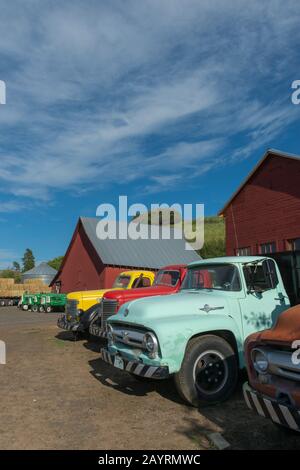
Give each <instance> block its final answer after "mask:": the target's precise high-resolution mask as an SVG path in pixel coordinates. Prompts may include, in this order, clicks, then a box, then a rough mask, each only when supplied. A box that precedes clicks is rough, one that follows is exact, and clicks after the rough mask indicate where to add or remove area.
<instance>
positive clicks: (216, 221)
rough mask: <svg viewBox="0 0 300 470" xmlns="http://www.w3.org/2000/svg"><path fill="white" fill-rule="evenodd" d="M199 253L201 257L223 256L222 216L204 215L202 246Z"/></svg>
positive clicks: (223, 226)
mask: <svg viewBox="0 0 300 470" xmlns="http://www.w3.org/2000/svg"><path fill="white" fill-rule="evenodd" d="M199 254H200V255H201V256H202V257H203V258H214V257H215V256H225V222H224V219H223V218H222V217H214V216H211V217H205V219H204V246H203V248H202V250H200V251H199Z"/></svg>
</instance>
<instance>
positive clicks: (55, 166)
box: [0, 0, 300, 212]
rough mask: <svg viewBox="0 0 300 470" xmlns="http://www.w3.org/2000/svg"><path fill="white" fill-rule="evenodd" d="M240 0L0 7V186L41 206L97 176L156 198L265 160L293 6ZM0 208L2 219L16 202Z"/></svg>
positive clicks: (278, 113) (295, 31) (278, 118)
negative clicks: (212, 173) (224, 167)
mask: <svg viewBox="0 0 300 470" xmlns="http://www.w3.org/2000/svg"><path fill="white" fill-rule="evenodd" d="M238 5H239V6H238V7H237V4H236V2H234V1H228V2H226V3H225V2H222V1H217V0H211V1H202V2H199V1H196V0H188V1H186V2H182V1H179V0H173V1H172V2H168V1H158V0H151V1H150V0H149V1H143V2H139V1H128V2H126V3H124V2H122V1H115V2H113V3H111V4H109V3H103V2H89V3H88V4H86V3H83V2H80V1H74V2H72V3H60V4H59V3H58V4H55V5H54V4H53V3H52V2H46V1H45V2H43V6H41V5H40V3H39V2H37V1H34V0H31V1H28V2H26V6H25V4H24V2H21V1H16V2H15V3H14V4H12V3H6V4H5V5H4V6H3V13H2V15H1V18H0V29H1V32H2V35H1V41H0V60H1V62H2V63H3V64H4V65H3V67H2V70H4V71H5V76H3V77H0V78H1V79H4V80H5V81H6V83H7V104H6V105H5V106H3V107H1V108H0V126H1V128H2V130H3V132H2V134H1V137H0V183H1V184H0V188H1V189H0V191H3V192H6V193H7V194H11V195H13V196H15V197H16V198H17V199H18V198H20V199H21V198H22V201H23V200H24V198H32V199H36V200H38V199H42V200H45V201H46V200H49V199H50V198H52V197H53V195H54V194H55V191H56V190H62V189H63V190H74V188H76V189H78V190H80V188H82V187H83V186H87V185H89V184H90V183H94V182H96V181H99V180H100V179H101V181H105V182H106V183H107V184H109V183H118V182H119V181H120V180H121V181H122V182H125V183H126V182H131V181H137V182H138V181H139V180H141V178H143V179H144V180H145V184H144V187H145V188H146V191H159V190H165V189H168V188H170V187H172V186H173V185H175V184H179V183H180V181H182V180H184V181H186V180H187V179H190V178H192V177H197V176H199V175H201V174H203V173H205V172H207V171H209V170H210V169H212V168H213V167H214V166H215V165H217V164H222V163H223V164H224V158H225V157H224V156H226V155H228V159H230V160H231V161H233V162H234V161H236V159H237V158H246V157H248V156H249V154H250V152H252V151H253V150H255V149H258V148H260V149H261V151H262V152H263V151H264V146H265V145H267V144H269V142H270V141H271V140H272V139H273V138H274V137H275V136H276V135H278V134H279V133H280V132H283V130H284V129H285V127H286V126H287V125H289V124H290V123H291V122H293V121H294V120H295V119H296V117H297V114H296V110H295V107H294V108H293V107H292V106H290V103H289V100H288V99H287V96H288V93H289V90H288V87H289V82H288V79H289V73H290V72H289V70H290V69H291V68H292V67H294V66H295V63H297V59H298V49H297V45H299V42H300V32H299V28H298V24H299V13H298V5H297V2H294V1H289V0H287V1H286V2H285V3H284V6H283V5H282V4H280V3H279V2H275V3H274V2H273V4H272V6H271V5H269V4H264V3H263V2H258V1H253V2H251V3H249V2H246V1H244V0H241V1H240V2H239V3H238ZM16 6H17V8H16ZM16 9H17V10H18V12H19V14H18V15H16ZM291 38H293V43H292V44H291ZM294 78H295V77H293V79H294ZM282 82H286V83H285V86H286V93H287V96H281V94H282V90H283V89H284V88H281V85H282ZM274 96H277V98H276V99H274ZM240 134H243V139H242V140H243V144H242V145H239V146H238V147H237V146H236V145H235V143H234V142H233V141H234V139H235V137H236V136H238V135H240ZM232 147H234V148H235V150H234V151H233V152H231V151H230V152H228V148H232ZM120 175H121V178H120ZM137 184H138V183H137ZM91 186H92V185H91ZM3 204H4V203H3ZM3 204H2V212H9V211H12V210H17V209H18V208H19V209H22V207H23V206H22V204H23V203H17V202H16V201H15V200H14V201H13V202H12V201H8V202H6V203H5V204H6V205H5V204H4V205H3ZM18 204H19V205H18ZM0 211H1V205H0Z"/></svg>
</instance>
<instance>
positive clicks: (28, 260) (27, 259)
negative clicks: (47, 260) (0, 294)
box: [22, 248, 35, 272]
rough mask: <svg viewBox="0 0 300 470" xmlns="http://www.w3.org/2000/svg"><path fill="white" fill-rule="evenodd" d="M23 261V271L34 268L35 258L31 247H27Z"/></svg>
mask: <svg viewBox="0 0 300 470" xmlns="http://www.w3.org/2000/svg"><path fill="white" fill-rule="evenodd" d="M22 263H23V272H26V271H29V269H32V268H34V266H35V258H34V256H33V253H32V250H30V248H27V249H26V250H25V253H24V256H23V258H22Z"/></svg>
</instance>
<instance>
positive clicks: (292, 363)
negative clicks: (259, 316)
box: [244, 305, 300, 432]
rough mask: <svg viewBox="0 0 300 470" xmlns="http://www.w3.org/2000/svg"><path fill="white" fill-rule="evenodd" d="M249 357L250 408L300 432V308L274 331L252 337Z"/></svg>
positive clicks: (247, 389) (286, 315)
mask: <svg viewBox="0 0 300 470" xmlns="http://www.w3.org/2000/svg"><path fill="white" fill-rule="evenodd" d="M245 356H246V365H247V371H248V378H249V383H245V384H244V398H245V400H246V403H247V405H248V407H249V408H250V409H252V410H254V411H255V412H256V413H258V414H259V415H260V416H263V417H265V418H269V419H271V420H272V421H273V423H275V424H277V425H282V426H285V427H287V428H290V429H292V430H294V431H298V432H300V305H297V306H295V307H292V308H289V309H288V310H286V311H285V312H284V313H282V314H281V315H280V316H279V317H278V320H277V323H276V324H275V326H274V327H273V328H271V329H269V330H265V331H261V332H259V333H254V334H252V335H251V336H249V337H248V338H247V340H246V342H245Z"/></svg>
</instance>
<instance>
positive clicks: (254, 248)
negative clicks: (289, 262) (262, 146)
mask: <svg viewBox="0 0 300 470" xmlns="http://www.w3.org/2000/svg"><path fill="white" fill-rule="evenodd" d="M219 215H222V216H224V217H225V225H226V253H227V255H258V254H271V253H276V252H282V251H289V250H300V157H298V156H296V155H291V154H287V153H283V152H280V151H278V150H268V151H267V152H266V153H265V155H264V156H263V158H262V159H261V160H260V161H259V163H258V164H257V165H256V167H255V168H254V170H253V171H252V172H251V173H250V174H249V175H248V176H247V178H246V180H245V181H244V182H243V183H242V184H241V186H240V187H239V188H238V189H237V191H236V192H235V193H234V194H233V196H232V197H231V198H230V200H229V201H228V202H227V203H226V205H225V206H224V207H223V209H222V210H221V211H220V212H219Z"/></svg>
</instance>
